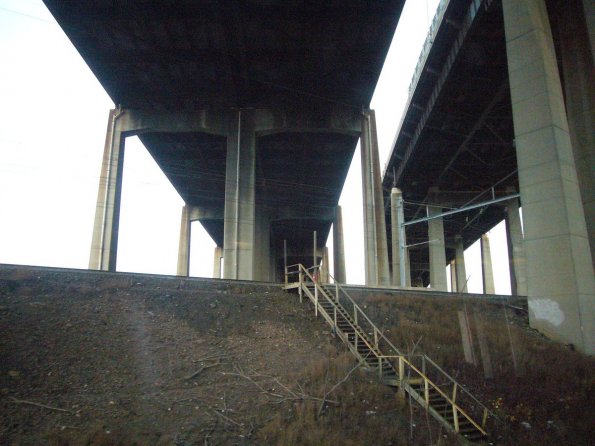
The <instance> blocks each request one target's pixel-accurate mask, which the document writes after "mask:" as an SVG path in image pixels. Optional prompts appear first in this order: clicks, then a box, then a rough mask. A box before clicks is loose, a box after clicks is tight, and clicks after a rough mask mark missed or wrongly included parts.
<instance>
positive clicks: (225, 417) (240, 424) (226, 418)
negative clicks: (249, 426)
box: [213, 409, 244, 427]
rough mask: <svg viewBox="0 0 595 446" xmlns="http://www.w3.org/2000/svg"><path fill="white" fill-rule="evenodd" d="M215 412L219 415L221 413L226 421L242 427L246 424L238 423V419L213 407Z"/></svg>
mask: <svg viewBox="0 0 595 446" xmlns="http://www.w3.org/2000/svg"><path fill="white" fill-rule="evenodd" d="M213 412H215V413H216V414H217V415H219V416H220V417H221V418H223V419H224V420H225V421H227V422H229V423H231V424H235V425H236V426H238V427H242V426H244V425H243V424H242V423H238V422H237V421H234V420H232V419H231V418H229V417H227V416H225V415H223V414H222V413H221V412H219V411H218V410H215V409H213Z"/></svg>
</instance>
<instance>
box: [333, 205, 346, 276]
mask: <svg viewBox="0 0 595 446" xmlns="http://www.w3.org/2000/svg"><path fill="white" fill-rule="evenodd" d="M333 266H334V271H333V272H334V276H335V281H336V282H339V283H347V274H346V272H345V239H344V238H343V213H342V211H341V206H337V208H336V209H335V221H334V223H333Z"/></svg>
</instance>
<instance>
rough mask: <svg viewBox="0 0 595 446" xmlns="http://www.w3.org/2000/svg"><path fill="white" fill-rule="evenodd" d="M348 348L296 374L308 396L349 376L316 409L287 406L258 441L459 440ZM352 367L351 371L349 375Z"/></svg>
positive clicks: (322, 444) (348, 444)
mask: <svg viewBox="0 0 595 446" xmlns="http://www.w3.org/2000/svg"><path fill="white" fill-rule="evenodd" d="M355 365H356V364H355V363H354V360H353V358H352V356H351V354H350V353H347V352H344V353H342V354H340V355H338V356H336V357H334V355H332V354H331V355H329V357H328V358H327V359H326V360H323V361H318V362H316V363H314V364H313V365H311V366H310V367H308V368H307V369H306V370H305V372H304V373H303V374H300V376H296V382H298V383H299V382H303V388H304V390H305V392H306V393H308V394H310V395H318V396H322V395H325V394H327V393H328V392H329V390H331V389H332V388H333V387H334V386H335V384H337V383H339V382H341V381H342V380H343V379H344V378H345V377H346V376H347V375H349V378H348V379H347V380H346V381H345V382H343V383H341V384H340V385H339V386H338V387H337V388H336V390H335V391H333V392H332V394H330V395H328V399H332V400H335V401H337V402H338V404H327V405H325V406H324V409H323V410H320V403H319V402H317V401H301V402H298V403H294V404H291V405H287V406H286V408H285V409H284V410H283V411H280V413H279V415H278V416H276V417H275V418H273V419H271V420H269V421H268V422H267V423H266V424H265V425H264V426H263V427H262V428H261V429H260V430H259V431H258V433H257V438H258V441H259V442H260V443H259V444H267V445H279V446H280V445H317V446H318V445H319V446H327V445H328V446H331V445H332V446H336V445H345V446H356V445H372V444H373V445H422V444H423V445H427V444H435V445H438V444H440V445H450V444H453V445H454V444H460V443H459V440H458V439H457V438H455V437H453V436H452V435H445V433H444V432H442V431H441V430H440V428H439V427H438V426H437V424H436V423H435V422H434V421H433V420H431V419H428V418H427V416H426V414H425V412H423V411H421V410H419V409H417V408H416V409H415V410H414V411H413V412H410V409H409V407H408V406H407V405H406V403H405V401H402V400H401V399H400V398H399V397H398V396H397V394H396V393H395V392H394V391H393V390H392V389H390V388H388V387H386V386H383V385H381V384H379V383H378V382H377V380H376V379H375V377H374V376H372V375H371V374H369V373H367V372H365V371H364V370H363V369H361V368H359V369H357V370H356V371H354V372H352V369H353V367H354V366H355ZM350 372H352V373H351V374H350Z"/></svg>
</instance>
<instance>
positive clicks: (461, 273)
mask: <svg viewBox="0 0 595 446" xmlns="http://www.w3.org/2000/svg"><path fill="white" fill-rule="evenodd" d="M455 245H456V246H455V264H456V275H457V288H456V290H457V293H467V292H468V291H467V269H466V268H465V245H463V237H461V236H460V235H457V236H455Z"/></svg>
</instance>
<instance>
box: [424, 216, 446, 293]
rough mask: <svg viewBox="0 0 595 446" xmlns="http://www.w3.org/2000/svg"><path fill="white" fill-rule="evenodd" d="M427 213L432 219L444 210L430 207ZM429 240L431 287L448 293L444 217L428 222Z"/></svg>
mask: <svg viewBox="0 0 595 446" xmlns="http://www.w3.org/2000/svg"><path fill="white" fill-rule="evenodd" d="M427 212H428V217H432V216H434V215H438V214H441V213H442V209H441V208H438V207H435V206H428V207H427ZM428 239H429V247H430V286H431V287H432V288H434V289H436V290H438V291H448V283H447V281H446V251H445V244H444V225H443V222H442V217H438V218H434V219H432V220H428Z"/></svg>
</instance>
